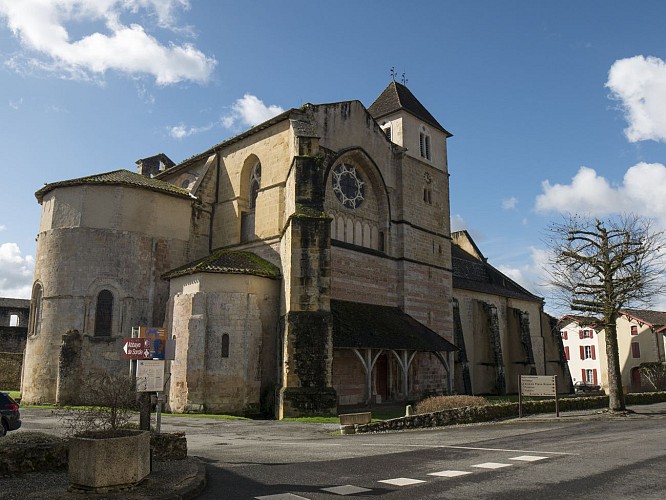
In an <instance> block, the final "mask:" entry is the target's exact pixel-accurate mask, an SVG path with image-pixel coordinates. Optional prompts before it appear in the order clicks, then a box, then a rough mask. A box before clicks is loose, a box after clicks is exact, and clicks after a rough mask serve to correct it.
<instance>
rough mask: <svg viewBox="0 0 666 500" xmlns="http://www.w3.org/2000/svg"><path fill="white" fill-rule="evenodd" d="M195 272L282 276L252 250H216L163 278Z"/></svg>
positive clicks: (275, 277) (276, 268) (267, 276)
mask: <svg viewBox="0 0 666 500" xmlns="http://www.w3.org/2000/svg"><path fill="white" fill-rule="evenodd" d="M194 273H222V274H250V275H253V276H263V277H265V278H271V279H277V278H279V277H280V270H279V269H278V267H277V266H275V265H273V264H271V263H270V262H268V261H267V260H265V259H262V258H261V257H259V256H258V255H256V254H253V253H252V252H244V251H234V250H216V251H215V252H213V253H212V254H210V255H208V256H207V257H204V258H202V259H199V260H195V261H194V262H191V263H189V264H185V265H184V266H181V267H178V268H176V269H174V270H172V271H169V272H168V273H165V274H164V275H162V278H164V279H170V278H176V277H178V276H183V275H185V274H194Z"/></svg>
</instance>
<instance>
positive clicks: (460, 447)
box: [361, 443, 580, 456]
mask: <svg viewBox="0 0 666 500" xmlns="http://www.w3.org/2000/svg"><path fill="white" fill-rule="evenodd" d="M361 446H390V447H392V448H452V449H455V450H480V451H502V452H507V453H545V454H547V455H575V456H577V455H580V453H567V452H564V451H543V450H538V451H536V450H510V449H506V448H479V447H475V446H453V445H446V444H390V443H361Z"/></svg>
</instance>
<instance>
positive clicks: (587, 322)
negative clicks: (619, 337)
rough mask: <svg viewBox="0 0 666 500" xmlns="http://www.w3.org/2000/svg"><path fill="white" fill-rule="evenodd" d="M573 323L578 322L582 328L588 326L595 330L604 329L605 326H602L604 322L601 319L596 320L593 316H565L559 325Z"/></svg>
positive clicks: (559, 321)
mask: <svg viewBox="0 0 666 500" xmlns="http://www.w3.org/2000/svg"><path fill="white" fill-rule="evenodd" d="M565 322H567V323H572V322H576V323H578V325H580V326H587V327H591V328H594V329H595V330H596V328H597V327H599V328H603V325H602V324H601V323H602V321H601V320H600V319H599V318H595V317H593V316H581V315H578V314H565V315H564V316H562V317H561V318H560V319H559V320H558V322H557V323H558V324H559V325H562V324H563V323H565Z"/></svg>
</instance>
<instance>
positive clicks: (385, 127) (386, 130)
mask: <svg viewBox="0 0 666 500" xmlns="http://www.w3.org/2000/svg"><path fill="white" fill-rule="evenodd" d="M382 131H383V132H384V135H386V138H387V139H388V140H389V141H390V140H392V139H391V123H390V122H384V123H382Z"/></svg>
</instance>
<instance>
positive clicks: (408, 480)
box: [377, 477, 425, 486]
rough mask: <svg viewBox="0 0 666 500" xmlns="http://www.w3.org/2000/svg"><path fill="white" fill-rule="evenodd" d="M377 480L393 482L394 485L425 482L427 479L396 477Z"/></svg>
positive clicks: (387, 482)
mask: <svg viewBox="0 0 666 500" xmlns="http://www.w3.org/2000/svg"><path fill="white" fill-rule="evenodd" d="M377 482H378V483H386V484H392V485H393V486H408V485H410V484H419V483H425V481H421V480H420V479H411V478H409V477H396V478H394V479H383V480H381V481H377Z"/></svg>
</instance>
